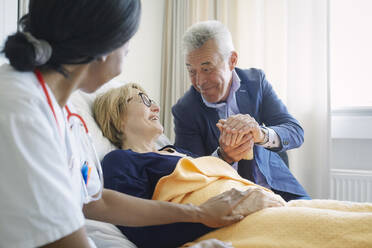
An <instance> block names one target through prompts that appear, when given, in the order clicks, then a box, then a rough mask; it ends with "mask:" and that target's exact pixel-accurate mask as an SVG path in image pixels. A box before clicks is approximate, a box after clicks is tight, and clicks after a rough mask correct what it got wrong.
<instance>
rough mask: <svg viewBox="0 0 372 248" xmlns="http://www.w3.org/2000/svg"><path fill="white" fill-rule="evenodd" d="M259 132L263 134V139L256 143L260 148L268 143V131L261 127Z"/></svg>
mask: <svg viewBox="0 0 372 248" xmlns="http://www.w3.org/2000/svg"><path fill="white" fill-rule="evenodd" d="M261 131H262V132H263V133H264V135H265V137H264V140H263V141H262V142H259V143H256V144H257V145H260V146H262V145H265V144H266V143H267V142H269V129H267V128H266V127H261Z"/></svg>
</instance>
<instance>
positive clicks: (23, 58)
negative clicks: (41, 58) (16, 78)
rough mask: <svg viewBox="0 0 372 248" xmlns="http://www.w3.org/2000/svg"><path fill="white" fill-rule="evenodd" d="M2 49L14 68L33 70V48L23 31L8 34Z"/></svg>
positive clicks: (34, 62)
mask: <svg viewBox="0 0 372 248" xmlns="http://www.w3.org/2000/svg"><path fill="white" fill-rule="evenodd" d="M3 51H4V53H5V57H7V58H8V59H9V63H10V64H11V65H12V66H13V67H14V68H15V69H16V70H18V71H33V70H34V69H35V67H36V61H35V49H34V46H33V45H32V44H31V43H30V42H29V41H28V40H27V38H26V36H25V35H24V33H21V32H17V33H15V34H13V35H10V36H8V39H7V40H6V42H5V46H4V50H3Z"/></svg>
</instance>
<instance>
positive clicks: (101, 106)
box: [93, 83, 146, 148]
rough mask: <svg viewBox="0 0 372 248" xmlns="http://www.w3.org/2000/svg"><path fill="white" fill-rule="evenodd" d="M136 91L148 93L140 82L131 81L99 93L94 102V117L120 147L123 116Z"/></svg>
mask: <svg viewBox="0 0 372 248" xmlns="http://www.w3.org/2000/svg"><path fill="white" fill-rule="evenodd" d="M134 91H140V92H143V93H146V92H145V90H144V89H143V88H142V87H141V86H139V85H138V84H135V83H129V84H126V85H123V86H121V87H119V88H114V89H110V90H108V91H107V92H105V93H103V94H101V95H98V96H97V97H96V99H95V101H94V103H93V116H94V119H95V120H96V122H97V124H98V126H99V127H100V128H101V130H102V133H103V135H104V136H105V137H106V138H108V139H109V140H110V141H111V143H113V144H114V145H115V146H117V147H118V148H121V147H122V146H123V139H124V134H123V131H122V124H123V117H124V114H125V112H126V109H127V104H128V100H129V99H130V98H131V97H132V96H133V92H134Z"/></svg>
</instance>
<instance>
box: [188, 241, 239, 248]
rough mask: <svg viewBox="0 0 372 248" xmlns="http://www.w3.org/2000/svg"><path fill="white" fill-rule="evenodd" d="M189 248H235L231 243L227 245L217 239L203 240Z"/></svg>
mask: <svg viewBox="0 0 372 248" xmlns="http://www.w3.org/2000/svg"><path fill="white" fill-rule="evenodd" d="M189 248H234V247H233V246H232V244H231V243H225V242H222V241H220V240H217V239H207V240H203V241H201V242H199V243H197V244H196V245H193V246H190V247H189Z"/></svg>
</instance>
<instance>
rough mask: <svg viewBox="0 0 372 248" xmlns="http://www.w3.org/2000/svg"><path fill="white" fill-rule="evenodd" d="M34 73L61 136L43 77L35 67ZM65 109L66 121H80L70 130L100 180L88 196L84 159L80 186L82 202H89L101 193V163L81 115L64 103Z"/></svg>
mask: <svg viewBox="0 0 372 248" xmlns="http://www.w3.org/2000/svg"><path fill="white" fill-rule="evenodd" d="M34 72H35V75H36V77H37V79H38V81H39V83H40V85H41V88H42V90H43V92H44V94H45V97H46V100H47V103H48V105H49V107H50V109H51V111H52V113H53V116H54V120H55V121H56V124H57V127H58V129H59V131H60V135H61V136H62V132H61V128H60V125H59V123H58V120H57V115H56V113H55V111H54V107H53V104H52V100H51V98H50V95H49V92H48V89H47V87H46V84H45V81H44V78H43V76H42V74H41V73H40V71H39V70H38V69H35V71H34ZM65 110H66V112H67V122H68V123H70V120H71V119H72V118H77V119H78V120H79V121H80V125H79V126H80V128H78V129H77V128H75V127H74V126H73V125H74V123H72V125H71V130H74V131H75V132H76V133H74V135H75V136H76V137H80V142H81V145H82V146H83V147H84V149H88V150H87V151H85V152H86V155H87V156H90V157H91V159H92V160H93V161H94V162H93V164H94V167H95V169H96V171H97V175H98V178H99V180H100V189H99V192H98V193H97V194H95V195H94V196H90V195H89V193H88V189H87V183H88V179H89V178H88V177H89V174H87V173H88V169H87V161H85V162H84V163H83V165H82V168H81V178H82V180H81V181H82V184H83V185H82V188H83V190H84V196H85V197H84V203H89V202H91V201H95V200H98V199H100V198H101V195H102V191H103V173H102V167H101V163H100V161H99V158H98V156H97V152H96V150H95V148H94V146H93V141H92V138H91V136H90V134H89V132H88V127H87V125H86V123H85V121H84V119H83V117H81V116H80V115H79V114H77V113H72V112H71V111H70V109H69V107H68V106H67V105H66V106H65ZM81 128H83V129H84V132H81ZM77 132H80V133H79V134H81V133H85V135H83V136H81V135H79V134H78V133H77Z"/></svg>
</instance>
